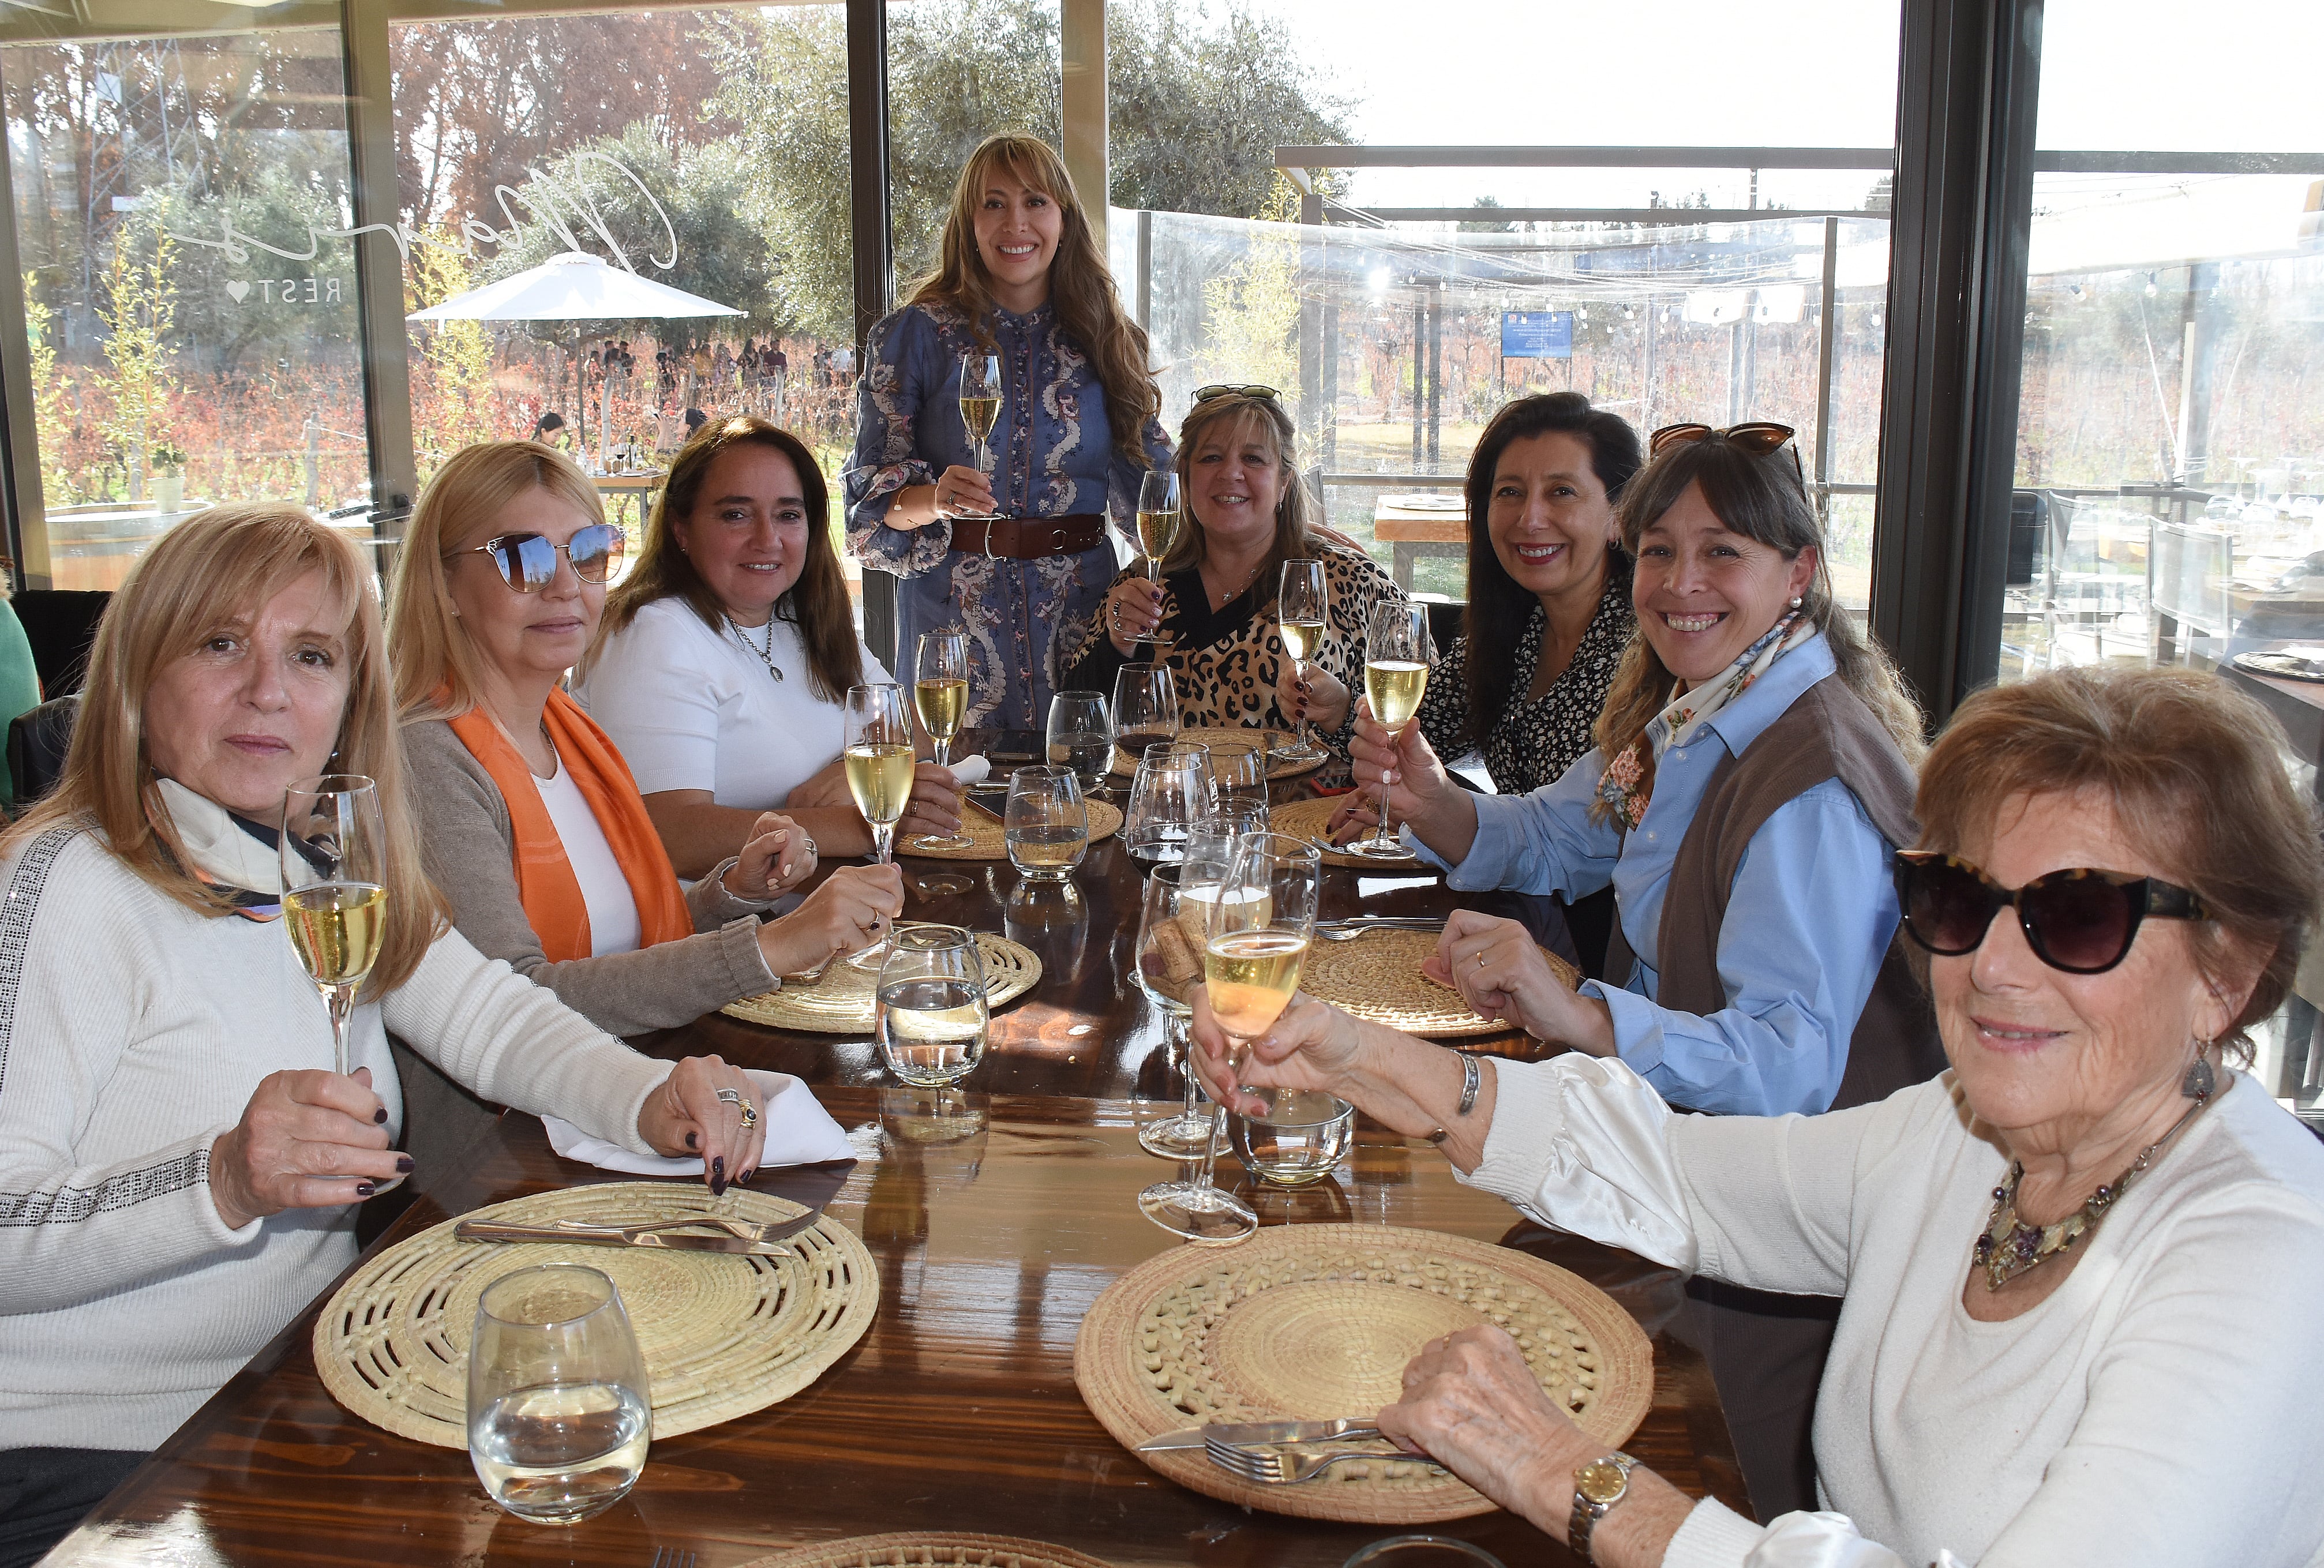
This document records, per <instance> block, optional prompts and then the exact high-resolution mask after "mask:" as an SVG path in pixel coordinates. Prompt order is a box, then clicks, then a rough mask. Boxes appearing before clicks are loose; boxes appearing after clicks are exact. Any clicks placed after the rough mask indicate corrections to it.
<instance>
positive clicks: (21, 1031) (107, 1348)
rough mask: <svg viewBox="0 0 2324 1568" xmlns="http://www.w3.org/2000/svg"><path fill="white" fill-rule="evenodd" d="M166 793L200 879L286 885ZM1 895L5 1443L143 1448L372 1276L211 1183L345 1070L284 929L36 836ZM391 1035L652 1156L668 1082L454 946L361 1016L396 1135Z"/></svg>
mask: <svg viewBox="0 0 2324 1568" xmlns="http://www.w3.org/2000/svg"><path fill="white" fill-rule="evenodd" d="M169 788H170V799H171V809H172V811H173V813H174V815H175V816H176V819H177V822H178V825H179V826H180V830H181V832H182V833H183V834H184V835H185V837H186V839H187V842H188V848H189V852H190V853H192V854H193V856H194V858H195V859H196V860H197V861H198V862H201V863H203V864H204V865H205V867H206V868H207V869H209V870H210V871H211V872H212V873H213V874H215V875H217V876H219V877H220V878H221V880H224V881H232V882H235V884H236V885H239V886H244V887H255V888H257V889H259V890H272V888H273V887H275V886H276V885H278V884H277V882H276V881H274V880H273V874H274V873H272V872H271V870H270V869H269V868H270V867H271V865H272V860H273V853H272V851H270V850H267V849H265V848H264V846H263V845H260V844H257V842H256V841H255V840H254V839H251V838H249V837H248V836H247V835H243V834H241V833H240V832H239V830H237V829H235V828H234V827H233V826H231V824H230V822H229V821H228V819H227V818H226V816H225V814H224V813H223V812H220V811H218V810H217V807H213V806H210V805H209V804H208V802H207V801H203V800H201V799H200V798H198V797H196V796H192V795H189V794H188V793H186V792H185V791H182V790H178V789H175V787H174V786H171V787H169ZM0 887H4V888H5V895H0V1449H7V1448H20V1447H30V1446H35V1445H65V1446H72V1447H86V1448H126V1449H150V1448H152V1447H154V1446H155V1445H156V1444H158V1443H160V1442H161V1439H163V1438H164V1437H166V1436H168V1435H169V1434H170V1433H171V1431H172V1430H173V1429H174V1428H176V1427H177V1426H178V1425H179V1424H180V1423H181V1422H182V1421H184V1420H185V1419H186V1417H187V1416H189V1415H191V1414H192V1413H193V1411H194V1409H195V1408H196V1407H198V1406H199V1405H200V1404H201V1403H202V1401H204V1400H205V1399H207V1398H208V1397H209V1396H210V1395H211V1394H212V1393H214V1392H216V1391H217V1388H219V1387H220V1386H221V1385H223V1384H224V1383H225V1382H226V1379H228V1378H230V1377H231V1376H233V1375H234V1373H235V1371H237V1370H240V1369H241V1367H242V1365H243V1363H244V1362H245V1361H247V1360H249V1359H250V1357H251V1355H252V1354H253V1352H254V1351H257V1349H258V1348H259V1347H260V1346H261V1345H263V1344H264V1343H265V1342H266V1341H267V1340H269V1339H270V1338H272V1336H273V1335H274V1334H275V1333H277V1332H279V1331H280V1330H281V1328H282V1326H283V1325H284V1324H287V1323H289V1322H290V1321H291V1319H292V1318H294V1317H295V1316H297V1315H298V1314H299V1312H300V1309H301V1308H303V1307H305V1306H306V1305H307V1304H308V1303H309V1301H311V1300H313V1299H314V1297H315V1296H316V1295H317V1294H318V1293H319V1292H320V1291H321V1290H322V1289H323V1287H326V1286H327V1285H328V1284H330V1282H331V1280H332V1279H333V1278H334V1277H336V1276H337V1274H338V1273H339V1272H340V1270H342V1269H343V1268H346V1266H347V1264H348V1263H349V1262H350V1261H352V1260H353V1259H354V1258H355V1239H354V1224H355V1209H354V1208H353V1207H347V1208H337V1209H292V1210H289V1211H287V1212H285V1213H280V1214H276V1215H272V1216H271V1217H269V1218H266V1219H263V1220H254V1221H252V1222H250V1223H249V1224H247V1225H244V1226H243V1227H242V1228H241V1229H239V1230H228V1229H227V1228H226V1224H225V1222H223V1221H221V1220H220V1219H219V1217H218V1213H217V1209H216V1208H215V1207H214V1206H213V1205H212V1204H211V1202H210V1194H209V1186H208V1176H209V1158H210V1146H211V1144H212V1143H213V1142H214V1141H216V1139H217V1138H218V1137H219V1136H220V1135H221V1134H222V1133H225V1132H226V1131H228V1130H231V1129H232V1128H233V1127H234V1126H235V1123H236V1122H238V1121H240V1120H241V1118H242V1113H243V1110H244V1106H246V1105H247V1104H248V1103H249V1101H250V1097H251V1095H252V1093H254V1091H255V1090H256V1089H257V1087H258V1084H259V1081H260V1080H261V1079H263V1077H265V1076H266V1075H268V1074H270V1073H274V1072H280V1071H282V1070H285V1069H295V1068H320V1069H323V1070H326V1071H327V1070H328V1069H329V1067H330V1065H331V1028H330V1021H329V1019H328V1017H327V1014H326V1013H325V1011H324V1008H323V1003H322V1000H321V998H320V997H319V996H318V994H317V993H316V990H315V987H314V984H313V982H310V981H309V979H308V978H307V975H306V973H305V972H304V971H303V970H301V969H300V967H299V963H298V959H297V958H296V956H295V955H293V954H292V952H291V941H290V938H289V936H288V935H287V934H286V933H285V932H284V930H283V929H282V927H281V924H280V923H279V922H272V923H261V922H258V921H254V920H247V919H244V918H239V917H236V916H232V915H228V916H223V917H205V916H202V915H198V914H196V913H195V912H194V911H193V910H191V909H187V908H185V907H184V906H182V905H180V904H178V903H175V902H173V901H172V900H171V899H166V898H164V897H163V896H162V895H161V893H159V892H158V891H156V890H154V889H152V887H150V886H148V885H147V884H146V883H144V882H143V881H140V880H139V879H138V878H137V877H136V876H134V874H132V873H131V872H129V871H128V870H127V869H126V868H125V867H124V866H123V865H122V864H121V862H119V861H117V860H115V858H114V857H113V855H112V854H111V853H109V852H108V851H107V850H106V848H105V846H104V844H103V842H102V840H100V839H99V838H98V837H97V835H95V834H93V833H90V832H78V831H75V830H72V829H69V828H60V829H56V830H54V831H51V832H49V833H46V834H43V835H41V836H40V837H38V838H36V839H34V840H33V841H32V843H31V844H28V845H26V846H25V847H24V849H23V853H21V854H19V855H18V856H16V857H15V858H14V860H12V861H11V862H7V863H6V864H5V865H0ZM383 1026H384V1028H383ZM385 1029H393V1030H394V1031H395V1033H396V1034H397V1035H398V1036H400V1037H401V1038H403V1039H404V1040H406V1041H408V1042H409V1043H410V1044H411V1045H412V1046H413V1047H415V1048H417V1049H418V1050H419V1051H420V1053H421V1054H422V1055H424V1056H428V1057H429V1059H430V1060H432V1061H434V1062H435V1063H436V1064H437V1065H439V1066H441V1067H442V1068H443V1069H444V1071H445V1072H446V1073H447V1074H448V1075H451V1076H452V1077H454V1078H456V1079H457V1080H458V1081H459V1082H461V1083H463V1084H467V1085H469V1086H470V1087H471V1088H473V1089H475V1091H476V1092H477V1093H480V1094H482V1095H484V1097H485V1098H487V1099H489V1100H494V1101H498V1102H501V1103H503V1104H508V1105H513V1106H516V1107H519V1108H520V1109H522V1110H526V1111H555V1112H556V1113H557V1114H558V1115H560V1116H563V1117H565V1118H566V1119H567V1120H568V1121H574V1122H576V1123H577V1124H579V1125H580V1126H581V1127H583V1128H584V1129H585V1130H587V1131H589V1132H591V1133H594V1134H595V1135H596V1136H598V1137H601V1138H606V1139H613V1140H614V1141H616V1142H619V1143H622V1144H623V1145H624V1146H626V1147H628V1148H632V1149H633V1150H635V1151H637V1152H640V1153H644V1152H649V1151H648V1150H647V1149H646V1148H645V1146H644V1145H643V1143H642V1142H641V1140H640V1139H639V1138H638V1133H637V1117H638V1111H639V1110H640V1108H641V1106H642V1105H643V1103H644V1102H645V1099H646V1096H647V1095H648V1094H650V1093H651V1092H652V1091H653V1089H654V1088H655V1087H656V1086H657V1085H658V1084H660V1083H661V1081H662V1080H663V1079H664V1078H665V1077H666V1076H667V1075H668V1074H669V1064H667V1063H664V1062H658V1061H654V1060H652V1059H650V1058H649V1057H645V1056H640V1055H638V1054H637V1053H635V1052H633V1051H632V1050H630V1049H629V1048H628V1047H624V1046H622V1044H621V1043H620V1042H619V1041H617V1040H615V1039H613V1038H611V1037H610V1036H607V1035H605V1034H604V1033H602V1032H600V1031H599V1030H598V1029H596V1028H595V1027H593V1026H592V1025H590V1024H589V1023H588V1022H586V1020H585V1019H582V1018H581V1017H580V1016H579V1015H578V1014H576V1013H574V1012H572V1011H570V1010H567V1008H566V1007H565V1006H564V1005H563V1004H561V1003H560V1002H558V1000H557V999H556V997H555V996H554V995H552V994H551V993H550V992H548V991H546V990H543V989H542V988H540V987H539V986H537V985H534V984H532V983H531V982H529V981H526V980H523V979H521V978H520V977H518V976H517V975H515V974H514V973H511V971H510V969H509V967H508V965H507V964H503V963H499V962H497V961H488V960H486V959H484V957H482V956H481V955H478V953H477V952H476V950H475V948H473V947H471V946H470V945H468V944H467V942H466V940H465V939H464V938H462V937H461V936H459V935H458V934H457V933H452V934H449V935H447V936H444V937H442V938H441V939H439V940H438V942H437V943H436V944H435V945H434V946H433V947H432V948H431V949H430V950H429V955H428V956H427V957H426V959H424V960H423V961H422V962H421V964H420V968H419V970H418V971H417V972H416V973H414V974H413V975H412V977H411V978H410V980H409V981H408V982H405V983H404V984H403V985H401V987H399V988H398V989H397V990H396V991H395V992H393V993H392V994H391V995H390V996H389V997H388V998H387V999H386V1001H384V1002H383V1003H382V1004H379V1005H370V1004H366V1005H364V1006H362V1007H359V1008H357V1009H356V1010H355V1017H354V1020H353V1028H352V1030H351V1040H352V1045H353V1055H354V1061H355V1065H358V1066H368V1067H369V1068H370V1069H371V1073H372V1084H373V1086H374V1088H375V1089H376V1090H377V1091H378V1092H379V1093H380V1095H381V1097H382V1098H383V1100H385V1101H386V1102H387V1105H388V1109H389V1112H390V1115H391V1117H392V1118H393V1119H395V1120H397V1121H400V1119H401V1108H402V1100H401V1094H400V1093H398V1091H397V1086H396V1079H395V1066H394V1063H393V1061H392V1058H391V1057H390V1056H389V1054H388V1049H387V1038H386V1034H385Z"/></svg>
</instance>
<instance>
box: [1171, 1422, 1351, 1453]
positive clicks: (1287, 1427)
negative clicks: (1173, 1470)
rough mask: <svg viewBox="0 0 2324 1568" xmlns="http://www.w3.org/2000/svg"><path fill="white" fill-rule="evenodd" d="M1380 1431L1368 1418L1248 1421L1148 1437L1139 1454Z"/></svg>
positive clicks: (1315, 1439)
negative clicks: (1206, 1442) (1210, 1444)
mask: <svg viewBox="0 0 2324 1568" xmlns="http://www.w3.org/2000/svg"><path fill="white" fill-rule="evenodd" d="M1379 1434H1380V1429H1379V1426H1378V1425H1376V1424H1375V1423H1374V1422H1373V1420H1372V1418H1371V1417H1370V1416H1341V1417H1339V1418H1338V1419H1337V1420H1334V1421H1247V1422H1244V1423H1241V1424H1240V1425H1211V1426H1181V1427H1180V1428H1178V1430H1177V1431H1176V1432H1165V1433H1162V1434H1159V1435H1157V1436H1154V1437H1149V1438H1148V1439H1147V1440H1146V1441H1145V1442H1143V1443H1139V1445H1138V1452H1139V1453H1168V1452H1170V1451H1171V1450H1173V1449H1179V1448H1200V1447H1202V1446H1203V1440H1204V1439H1206V1438H1207V1439H1209V1440H1211V1441H1213V1442H1217V1443H1231V1444H1234V1445H1235V1446H1237V1447H1249V1446H1251V1445H1253V1444H1259V1445H1262V1446H1263V1445H1266V1444H1268V1443H1327V1442H1330V1441H1332V1440H1333V1439H1335V1438H1342V1437H1345V1438H1358V1437H1378V1436H1379Z"/></svg>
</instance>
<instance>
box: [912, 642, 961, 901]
mask: <svg viewBox="0 0 2324 1568" xmlns="http://www.w3.org/2000/svg"><path fill="white" fill-rule="evenodd" d="M915 665H916V668H915V669H914V672H913V677H912V705H913V706H915V707H917V708H918V710H919V714H920V727H921V728H922V729H924V730H926V731H927V733H928V739H929V740H930V741H931V742H934V743H935V747H936V766H937V767H939V768H949V767H951V766H952V743H953V741H954V737H956V736H957V735H958V734H959V733H960V722H961V717H962V715H964V714H965V713H967V711H968V635H967V633H965V632H921V633H920V641H919V648H918V653H917V657H916V659H915ZM911 845H912V847H913V848H914V849H966V848H967V847H968V845H969V841H968V839H967V838H966V837H965V836H964V835H961V834H957V833H955V834H951V835H942V836H940V835H936V834H932V833H924V834H921V835H919V836H918V837H917V838H915V839H913V840H912V841H911ZM962 891H965V888H963V889H962Z"/></svg>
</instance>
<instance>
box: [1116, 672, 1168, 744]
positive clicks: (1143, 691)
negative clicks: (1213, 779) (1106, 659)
mask: <svg viewBox="0 0 2324 1568" xmlns="http://www.w3.org/2000/svg"><path fill="white" fill-rule="evenodd" d="M1178 730H1179V721H1178V684H1177V682H1176V681H1175V680H1173V679H1172V678H1171V677H1170V667H1169V666H1168V665H1167V664H1125V665H1123V666H1122V667H1121V669H1120V672H1119V673H1117V674H1116V675H1115V676H1114V678H1113V742H1114V744H1115V745H1117V746H1120V748H1121V749H1122V751H1124V752H1127V753H1128V754H1129V756H1130V763H1131V765H1132V766H1133V767H1134V766H1135V765H1136V764H1137V762H1138V759H1139V758H1140V757H1143V756H1144V755H1146V748H1147V747H1148V746H1151V745H1155V744H1157V742H1164V741H1175V740H1176V739H1177V738H1178Z"/></svg>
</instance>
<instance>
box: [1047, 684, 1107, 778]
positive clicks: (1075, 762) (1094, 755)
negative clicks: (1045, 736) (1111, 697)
mask: <svg viewBox="0 0 2324 1568" xmlns="http://www.w3.org/2000/svg"><path fill="white" fill-rule="evenodd" d="M1049 766H1051V767H1053V768H1071V769H1072V770H1074V776H1075V777H1077V778H1078V779H1081V781H1082V793H1083V794H1084V795H1085V796H1102V795H1103V794H1105V793H1106V789H1107V780H1108V779H1111V777H1112V773H1113V715H1112V713H1111V710H1109V709H1108V708H1107V707H1106V706H1105V694H1104V693H1102V692H1095V691H1061V692H1059V693H1058V694H1057V695H1056V696H1053V697H1051V698H1050V699H1049Z"/></svg>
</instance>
